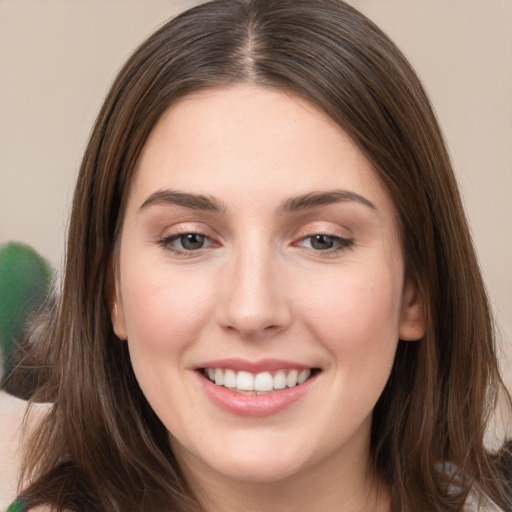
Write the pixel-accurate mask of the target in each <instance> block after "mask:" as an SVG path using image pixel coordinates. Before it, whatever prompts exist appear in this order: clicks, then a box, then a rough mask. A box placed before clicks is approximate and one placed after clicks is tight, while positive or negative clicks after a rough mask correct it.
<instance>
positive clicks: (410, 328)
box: [399, 279, 425, 341]
mask: <svg viewBox="0 0 512 512" xmlns="http://www.w3.org/2000/svg"><path fill="white" fill-rule="evenodd" d="M423 306H424V305H423V299H422V297H421V295H420V293H419V290H418V287H417V285H416V284H415V283H414V282H413V281H412V280H411V279H406V281H405V284H404V291H403V296H402V312H401V315H400V327H399V338H400V339H401V340H404V341H416V340H419V339H420V338H423V336H424V335H425V313H424V311H425V310H424V307H423Z"/></svg>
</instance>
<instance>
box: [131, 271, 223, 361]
mask: <svg viewBox="0 0 512 512" xmlns="http://www.w3.org/2000/svg"><path fill="white" fill-rule="evenodd" d="M126 263H127V264H126V268H132V269H133V268H137V269H138V270H137V272H132V273H130V272H127V273H126V275H121V283H122V289H121V295H122V298H123V311H124V315H125V321H126V328H127V333H128V339H129V340H130V343H131V344H132V345H140V346H141V348H143V349H144V350H148V352H151V353H152V354H154V355H157V354H158V353H162V352H171V351H172V352H175V351H179V350H181V349H183V348H184V347H185V346H186V345H187V344H189V343H190V342H191V341H192V340H193V339H195V338H196V337H197V336H196V335H197V334H198V333H199V331H200V330H201V328H202V326H203V324H204V320H205V317H206V316H207V315H208V312H209V311H210V310H211V306H212V303H213V300H212V298H211V296H210V295H211V294H210V293H209V288H210V287H209V286H208V285H207V281H206V280H205V279H204V278H203V277H204V276H202V275H200V273H196V274H194V273H187V272H180V271H179V270H178V271H176V270H174V271H171V269H170V268H168V267H169V266H166V265H165V264H163V265H162V264H157V263H156V262H150V263H149V264H147V265H138V266H134V264H136V262H131V261H127V262H126Z"/></svg>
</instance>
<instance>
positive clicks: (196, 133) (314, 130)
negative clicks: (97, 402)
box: [112, 85, 422, 481]
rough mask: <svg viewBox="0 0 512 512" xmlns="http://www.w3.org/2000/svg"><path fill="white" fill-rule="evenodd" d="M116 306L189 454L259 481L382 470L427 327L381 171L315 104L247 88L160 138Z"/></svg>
mask: <svg viewBox="0 0 512 512" xmlns="http://www.w3.org/2000/svg"><path fill="white" fill-rule="evenodd" d="M112 303H113V304H115V308H114V307H113V316H114V318H113V321H114V322H115V327H114V328H115V331H116V333H117V335H118V336H119V337H121V338H127V343H128V346H129V351H130V356H131V360H132V364H133V368H134V371H135V374H136V377H137V379H138V382H139V384H140V386H141V388H142V391H143V392H144V394H145V396H146V398H147V400H148V402H149V403H150V404H151V406H152V408H153V409H154V411H155V412H156V414H157V415H158V417H159V418H160V419H161V420H162V422H163V423H164V424H165V425H166V427H167V429H168V430H169V432H170V435H171V440H172V445H173V448H174V450H175V452H176V454H177V457H178V460H180V461H181V462H182V464H184V465H185V467H187V468H190V469H192V470H194V471H195V472H196V474H200V472H201V471H203V472H205V473H209V474H210V475H222V476H223V477H228V478H236V479H242V480H250V481H272V480H273V481H275V480H279V479H282V478H285V477H289V476H291V475H296V474H301V473H302V472H304V471H308V470H312V471H313V470H315V471H328V468H329V467H331V468H332V467H341V466H340V464H341V465H343V464H345V466H347V467H349V466H350V467H351V468H352V470H354V471H357V468H358V467H362V466H363V465H365V464H366V463H367V460H368V444H369V435H370V422H371V415H372V410H373V407H374V405H375V403H376V401H377V399H378V398H379V395H380V394H381V392H382V390H383V388H384V385H385V384H386V381H387V379H388V376H389V374H390V370H391V366H392V363H393V358H394V354H395V349H396V346H397V340H398V338H399V337H401V338H403V339H415V338H418V337H420V336H421V334H422V332H421V329H422V326H421V318H420V313H419V311H420V305H419V303H418V299H417V297H416V292H415V289H414V287H413V286H412V285H411V284H410V283H409V282H407V281H404V262H403V257H402V252H401V247H400V241H399V235H398V229H397V222H396V218H395V212H394V209H393V204H392V202H391V200H390V198H389V197H388V194H387V192H386V190H385V189H384V187H383V186H382V185H381V183H380V182H379V180H378V179H377V177H376V175H375V173H374V171H373V170H372V167H371V166H370V164H369V162H368V161H367V160H366V159H365V157H364V156H363V155H362V153H361V152H360V151H359V150H358V149H357V147H356V146H355V145H354V144H353V143H352V142H351V140H350V139H349V138H348V136H347V135H346V134H345V133H344V132H343V131H342V130H341V129H340V128H339V127H338V126H337V125H336V124H335V123H334V122H333V121H331V120H330V119H329V118H328V117H327V116H326V115H325V114H323V113H321V112H320V111H319V110H318V109H316V108H315V107H314V106H313V105H312V104H310V103H309V102H307V101H305V100H303V99H301V98H299V97H297V96H295V95H293V94H285V93H283V92H279V91H276V90H272V89H265V88H258V87H252V86H245V85H243V86H236V87H232V88H219V89H211V90H205V91H202V92H199V93H196V94H194V95H189V96H187V97H185V98H184V99H182V100H181V101H180V102H178V103H177V104H175V105H173V106H172V107H171V108H170V109H169V110H168V111H167V113H166V114H165V115H164V116H163V117H162V119H161V120H160V121H159V123H158V124H157V125H156V127H155V128H154V130H153V131H152V133H151V135H150V137H149V139H148V141H147V143H146V145H145V147H144V149H143V151H142V154H141V155H140V159H139V161H138V165H137V169H136V174H135V178H134V181H133V184H132V188H131V190H130V195H129V199H128V204H127V209H126V216H125V219H124V225H123V230H122V235H121V242H120V255H119V262H118V269H117V272H116V291H115V293H114V292H113V296H112ZM333 464H336V466H333Z"/></svg>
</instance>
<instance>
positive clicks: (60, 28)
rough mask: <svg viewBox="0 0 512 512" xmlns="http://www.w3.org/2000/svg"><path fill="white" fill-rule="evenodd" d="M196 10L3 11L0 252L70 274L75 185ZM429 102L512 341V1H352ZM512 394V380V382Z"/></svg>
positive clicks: (77, 3)
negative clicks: (164, 39)
mask: <svg viewBox="0 0 512 512" xmlns="http://www.w3.org/2000/svg"><path fill="white" fill-rule="evenodd" d="M194 3H198V2H197V1H192V0H73V1H70V0H0V241H6V240H9V239H15V240H23V241H25V242H28V243H30V244H31V245H33V246H34V247H35V248H36V249H37V250H38V251H40V252H41V253H42V254H43V255H45V256H46V257H48V258H49V259H50V260H51V261H52V263H53V265H54V266H55V267H56V268H59V267H60V264H61V260H62V256H63V247H64V233H65V226H66V223H67V216H68V207H69V203H70V199H71V194H72V189H73V182H74V180H75V178H76V171H77V169H78V166H79V162H80V158H81V154H82V152H83V149H84V145H85V142H86V139H87V136H88V133H89V130H90V128H91V126H92V123H93V121H94V117H95V115H96V113H97V111H98V109H99V107H100V104H101V101H102V98H103V96H104V95H105V93H106V91H107V88H108V86H109V84H110V82H111V80H112V78H113V76H114V74H115V72H116V71H117V70H118V69H119V67H120V66H121V64H122V63H123V62H124V60H125V59H126V58H127V56H128V55H129V53H130V52H131V50H132V49H133V48H134V47H135V46H136V45H137V44H138V43H140V42H141V41H142V39H143V38H144V36H145V35H147V34H149V33H150V32H151V31H152V30H153V29H154V28H155V27H157V26H158V25H160V24H161V23H163V21H165V20H166V19H167V18H168V17H169V16H171V15H172V14H173V13H175V12H177V11H178V10H179V9H182V8H183V7H185V6H187V5H192V4H194ZM351 3H352V4H353V5H355V6H356V7H358V8H359V9H360V10H361V11H363V12H364V13H365V14H367V15H368V16H369V17H370V18H372V19H373V20H374V21H376V22H377V24H378V25H380V26H381V27H382V28H383V29H384V30H385V31H386V32H387V33H388V34H389V35H390V36H391V37H392V38H393V39H394V40H395V42H396V43H397V44H398V45H399V46H400V48H401V49H402V50H403V51H404V53H405V54H406V55H407V56H408V57H409V59H410V60H411V61H412V63H413V64H414V66H415V67H416V69H417V71H418V72H419V74H420V76H421V77H422V79H423V80H424V83H425V85H426V87H427V89H428V91H429V92H430V95H431V97H432V100H433V102H434V105H435V108H436V110H437V113H438V115H439V118H440V121H441V124H442V127H443V129H444V132H445V135H446V138H447V140H448V144H449V147H450V152H451V154H452V157H453V160H454V164H455V168H456V172H457V175H458V178H459V181H460V184H461V188H462V191H463V195H464V199H465V204H466V206H467V210H468V215H469V218H470V223H471V226H472V230H473V234H474V239H475V241H476V244H477V248H478V252H479V255H480V259H481V262H482V267H483V270H484V274H485V277H486V281H487V283H488V287H489V291H490V295H491V298H492V301H493V303H494V305H495V308H496V312H497V316H498V321H499V325H500V326H501V329H502V331H503V333H504V338H505V340H506V342H507V343H508V344H509V345H510V344H512V199H511V198H512V0H450V1H447V0H352V2H351ZM509 380H510V383H511V384H512V378H510V379H509Z"/></svg>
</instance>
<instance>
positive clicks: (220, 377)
mask: <svg viewBox="0 0 512 512" xmlns="http://www.w3.org/2000/svg"><path fill="white" fill-rule="evenodd" d="M223 383H224V372H223V371H222V370H221V369H220V368H217V369H216V370H215V384H217V386H222V384H223Z"/></svg>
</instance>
